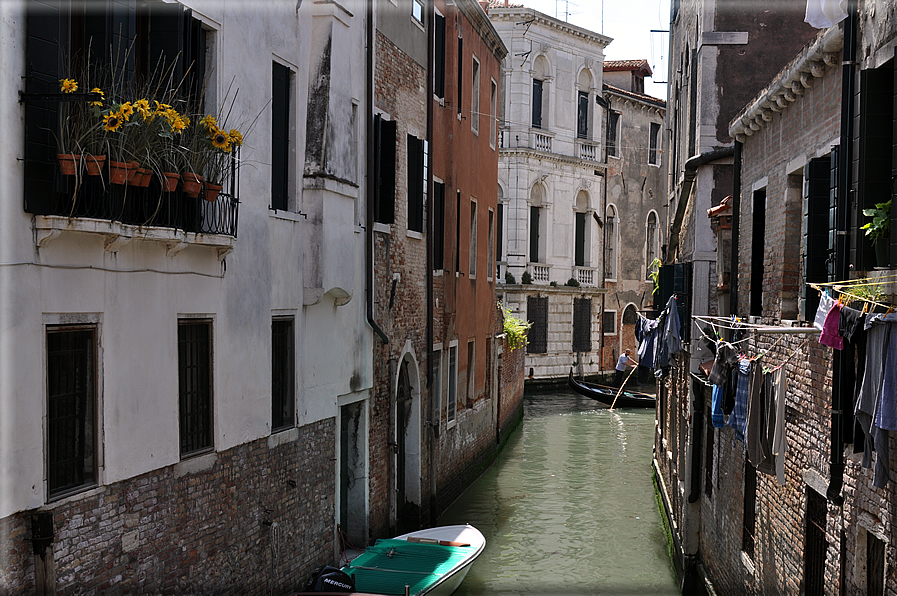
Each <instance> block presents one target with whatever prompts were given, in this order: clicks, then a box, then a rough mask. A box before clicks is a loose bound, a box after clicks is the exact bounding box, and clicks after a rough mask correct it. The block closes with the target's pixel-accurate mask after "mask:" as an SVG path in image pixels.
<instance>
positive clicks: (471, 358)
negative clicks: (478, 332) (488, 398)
mask: <svg viewBox="0 0 897 596" xmlns="http://www.w3.org/2000/svg"><path fill="white" fill-rule="evenodd" d="M476 379H477V361H476V342H475V341H474V340H470V341H468V342H467V403H468V404H470V403H473V402H474V400H476V398H477V387H476Z"/></svg>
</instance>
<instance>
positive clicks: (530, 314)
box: [526, 296, 548, 354]
mask: <svg viewBox="0 0 897 596" xmlns="http://www.w3.org/2000/svg"><path fill="white" fill-rule="evenodd" d="M526 319H527V321H529V322H530V323H532V327H530V329H529V331H528V332H527V334H526V337H527V340H528V342H527V344H526V353H527V354H544V353H546V352H547V351H548V296H527V298H526Z"/></svg>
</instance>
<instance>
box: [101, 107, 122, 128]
mask: <svg viewBox="0 0 897 596" xmlns="http://www.w3.org/2000/svg"><path fill="white" fill-rule="evenodd" d="M121 125H122V119H121V114H119V113H118V112H112V113H111V114H107V115H105V116H103V129H104V130H108V131H110V132H115V131H117V130H118V129H119V128H121Z"/></svg>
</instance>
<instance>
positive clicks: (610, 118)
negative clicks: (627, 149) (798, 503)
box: [607, 112, 620, 156]
mask: <svg viewBox="0 0 897 596" xmlns="http://www.w3.org/2000/svg"><path fill="white" fill-rule="evenodd" d="M619 117H620V114H618V113H617V112H608V113H607V154H608V155H610V156H616V155H617V120H618V119H619Z"/></svg>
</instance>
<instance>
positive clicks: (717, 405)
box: [710, 385, 726, 428]
mask: <svg viewBox="0 0 897 596" xmlns="http://www.w3.org/2000/svg"><path fill="white" fill-rule="evenodd" d="M724 393H725V389H724V388H723V387H722V386H720V385H714V386H713V399H712V401H711V408H710V422H711V423H712V424H713V428H722V427H724V426H725V425H726V419H725V418H724V417H723V397H724Z"/></svg>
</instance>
